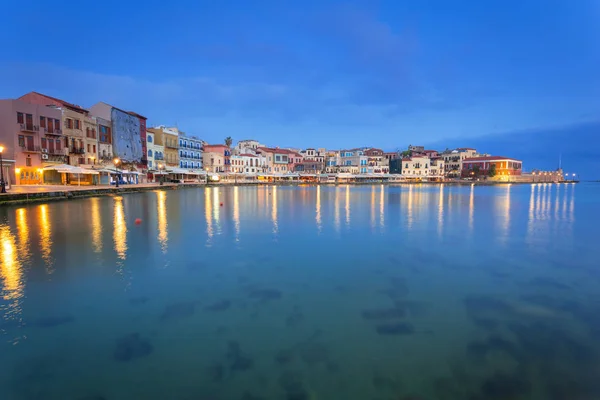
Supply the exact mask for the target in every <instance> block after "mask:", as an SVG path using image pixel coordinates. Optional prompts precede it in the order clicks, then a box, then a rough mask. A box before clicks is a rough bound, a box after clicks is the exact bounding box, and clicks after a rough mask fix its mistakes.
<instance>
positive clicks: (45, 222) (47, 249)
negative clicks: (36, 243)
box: [38, 204, 53, 274]
mask: <svg viewBox="0 0 600 400" xmlns="http://www.w3.org/2000/svg"><path fill="white" fill-rule="evenodd" d="M38 210H39V216H40V217H39V219H40V248H41V252H42V259H43V260H44V262H45V264H46V270H47V271H48V273H50V274H51V273H52V272H53V269H52V266H53V260H52V234H51V226H50V219H49V218H48V206H47V205H46V204H42V205H41V206H39V208H38Z"/></svg>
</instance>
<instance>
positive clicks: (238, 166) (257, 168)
mask: <svg viewBox="0 0 600 400" xmlns="http://www.w3.org/2000/svg"><path fill="white" fill-rule="evenodd" d="M266 170H267V159H266V158H265V156H263V155H259V154H251V153H243V154H237V155H233V156H231V171H232V172H235V173H243V174H256V173H264V172H266Z"/></svg>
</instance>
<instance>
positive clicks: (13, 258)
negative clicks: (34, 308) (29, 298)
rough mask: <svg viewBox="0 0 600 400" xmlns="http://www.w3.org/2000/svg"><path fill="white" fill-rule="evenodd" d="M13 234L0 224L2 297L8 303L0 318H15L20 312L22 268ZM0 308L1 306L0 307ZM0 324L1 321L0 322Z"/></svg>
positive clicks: (22, 283) (22, 284)
mask: <svg viewBox="0 0 600 400" xmlns="http://www.w3.org/2000/svg"><path fill="white" fill-rule="evenodd" d="M15 242H16V240H15V236H14V235H13V233H12V232H11V230H10V228H9V227H8V226H0V252H1V255H0V278H2V298H3V299H4V300H5V301H6V302H7V303H8V304H7V306H6V308H4V309H2V311H3V312H2V314H3V315H0V318H5V319H17V318H18V317H19V316H20V314H21V303H20V299H21V297H23V289H24V282H23V270H22V268H23V267H22V264H21V262H20V260H19V257H18V254H17V245H16V243H15ZM0 309H1V308H0ZM0 322H1V321H0ZM0 325H1V323H0Z"/></svg>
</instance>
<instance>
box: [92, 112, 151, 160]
mask: <svg viewBox="0 0 600 400" xmlns="http://www.w3.org/2000/svg"><path fill="white" fill-rule="evenodd" d="M90 112H91V114H92V115H93V116H95V117H97V118H98V117H99V118H101V119H103V120H105V121H110V127H111V140H112V155H113V157H114V158H118V159H119V160H120V162H121V164H130V165H131V166H132V167H133V166H138V165H140V164H141V163H142V158H143V157H145V154H144V153H143V152H142V125H141V124H140V117H139V116H138V114H135V113H132V112H129V111H124V110H121V109H119V108H116V107H114V106H112V105H110V104H107V103H103V102H100V103H96V104H94V105H93V106H92V107H91V108H90ZM144 134H145V132H144ZM101 135H102V134H101Z"/></svg>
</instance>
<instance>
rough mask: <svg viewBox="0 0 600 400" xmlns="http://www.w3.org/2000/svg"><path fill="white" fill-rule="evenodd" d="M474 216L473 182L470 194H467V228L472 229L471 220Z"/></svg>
mask: <svg viewBox="0 0 600 400" xmlns="http://www.w3.org/2000/svg"><path fill="white" fill-rule="evenodd" d="M474 218H475V184H471V194H470V195H469V230H471V231H473V222H474Z"/></svg>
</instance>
